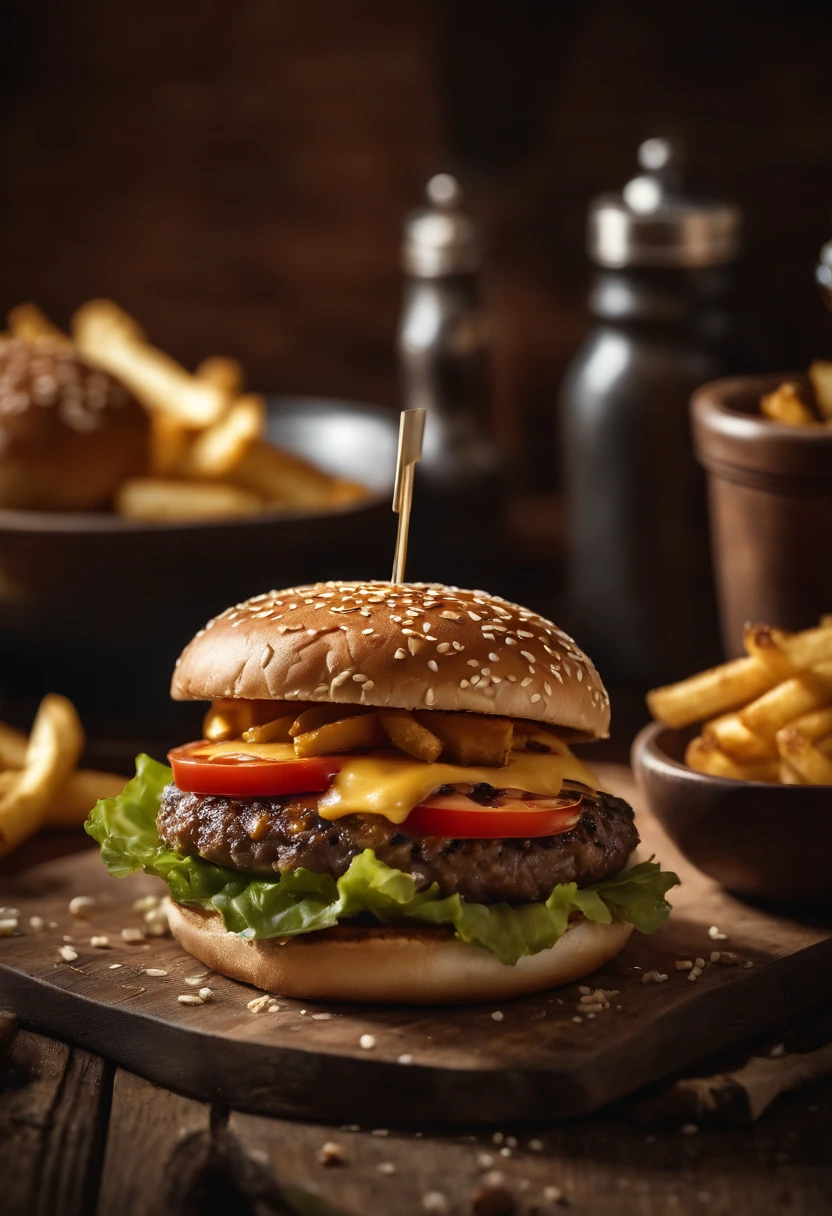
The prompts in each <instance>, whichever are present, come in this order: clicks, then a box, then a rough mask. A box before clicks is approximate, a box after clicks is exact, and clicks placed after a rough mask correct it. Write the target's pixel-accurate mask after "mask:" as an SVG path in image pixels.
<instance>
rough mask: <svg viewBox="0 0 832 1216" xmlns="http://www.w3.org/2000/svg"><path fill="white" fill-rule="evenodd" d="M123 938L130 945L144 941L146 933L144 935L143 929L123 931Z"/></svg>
mask: <svg viewBox="0 0 832 1216" xmlns="http://www.w3.org/2000/svg"><path fill="white" fill-rule="evenodd" d="M121 937H122V940H123V941H125V942H127V943H128V945H131V944H133V943H135V942H143V941H144V933H142V931H141V929H122V931H121Z"/></svg>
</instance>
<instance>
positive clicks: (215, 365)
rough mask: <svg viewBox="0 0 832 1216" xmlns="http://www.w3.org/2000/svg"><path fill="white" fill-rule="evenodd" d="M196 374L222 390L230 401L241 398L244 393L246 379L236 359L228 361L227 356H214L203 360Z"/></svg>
mask: <svg viewBox="0 0 832 1216" xmlns="http://www.w3.org/2000/svg"><path fill="white" fill-rule="evenodd" d="M196 374H197V376H198V377H199V379H200V380H207V381H208V383H209V384H213V385H215V387H217V388H219V389H221V390H222V391H223V392H224V393H225V394H226V395H227V396H228V397H229V398H230V399H233V398H234V397H239V396H240V394H241V393H242V391H243V385H244V384H245V377H244V375H243V369H242V367H241V366H240V364H239V363H238V362H237V360H236V359H228V358H226V356H225V355H212V356H211V357H210V358H209V359H203V360H202V362H201V363H200V365H199V367H198V368H197V369H196Z"/></svg>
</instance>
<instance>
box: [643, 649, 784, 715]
mask: <svg viewBox="0 0 832 1216" xmlns="http://www.w3.org/2000/svg"><path fill="white" fill-rule="evenodd" d="M776 683H777V678H776V677H775V676H773V675H772V673H771V671H770V670H769V668H768V667H767V665H766V664H764V663H762V662H760V660H759V659H757V658H756V657H754V658H746V659H732V660H731V661H730V662H729V663H723V664H722V665H721V666H720V667H712V668H710V669H709V670H708V671H702V672H699V673H697V674H696V675H694V676H689V677H688V678H687V679H686V680H681V681H680V682H679V683H678V684H667V685H665V687H663V688H654V689H653V690H652V691H651V692H649V693H648V694H647V707H648V709H649V710H650V712H651V714H652V715H653V717H654V718H656V719H657V720H658V721H659V722H663V723H664V724H665V726H672V727H674V728H677V729H678V728H679V727H682V726H692V725H693V723H694V722H702V721H704V720H705V719H707V718H715V717H717V716H718V715H720V714H724V713H726V712H727V711H728V710H732V709H737V708H738V707H739V706H741V705H744V704H746V703H747V702H748V701H752V700H755V699H756V698H757V697H760V696H762V694H763V693H764V692H767V691H768V689H770V688H771V687H772V686H773V685H774V684H776Z"/></svg>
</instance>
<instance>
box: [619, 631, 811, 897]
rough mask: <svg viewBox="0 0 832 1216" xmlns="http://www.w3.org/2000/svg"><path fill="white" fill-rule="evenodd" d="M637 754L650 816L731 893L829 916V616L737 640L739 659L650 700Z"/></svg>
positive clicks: (655, 694)
mask: <svg viewBox="0 0 832 1216" xmlns="http://www.w3.org/2000/svg"><path fill="white" fill-rule="evenodd" d="M647 704H648V707H649V709H650V711H651V713H652V715H653V717H654V718H655V719H656V720H655V721H654V722H653V723H652V724H651V725H650V726H647V727H645V728H644V730H642V731H641V733H640V734H639V735H638V737H637V738H636V740H635V743H634V744H633V752H632V760H633V767H634V769H635V773H636V778H637V780H638V782H639V784H640V786H641V788H642V790H643V792H644V795H645V797H646V799H647V801H648V802H649V804H650V807H651V809H652V810H653V812H654V813H655V814H656V816H657V817H658V818H659V819H660V820H661V822H662V824H663V825H664V827H665V829H666V830H667V832H668V833H669V835H670V836H671V837H672V839H673V840H674V842H675V843H676V845H677V846H678V847H679V849H680V850H681V851H682V852H683V853H684V854H685V856H686V857H688V859H689V860H690V861H692V862H693V863H694V865H696V866H698V867H699V869H700V870H703V871H704V872H705V873H706V874H708V875H710V876H711V877H712V878H715V879H716V880H717V881H718V882H720V883H722V885H723V886H725V887H727V888H728V889H729V890H731V891H734V892H736V893H737V894H739V895H743V896H746V897H750V898H755V899H768V900H776V901H781V902H787V903H789V904H795V905H802V906H807V907H813V908H830V907H832V875H831V874H830V868H831V865H830V862H831V859H832V617H824V618H823V619H822V620H821V623H820V624H819V625H818V626H816V627H814V628H811V629H807V630H804V631H802V632H799V633H788V632H786V631H784V630H780V629H772V628H770V627H769V626H766V625H754V626H748V627H747V628H746V630H745V654H744V656H743V657H742V658H739V659H733V660H731V661H729V662H728V663H725V664H723V665H722V666H720V667H714V668H711V669H710V670H709V671H704V672H700V673H698V674H697V675H694V676H691V677H689V678H688V679H686V680H682V681H681V682H680V683H678V684H672V685H668V686H667V687H665V688H657V689H654V690H653V691H652V692H650V693H649V694H648V696H647Z"/></svg>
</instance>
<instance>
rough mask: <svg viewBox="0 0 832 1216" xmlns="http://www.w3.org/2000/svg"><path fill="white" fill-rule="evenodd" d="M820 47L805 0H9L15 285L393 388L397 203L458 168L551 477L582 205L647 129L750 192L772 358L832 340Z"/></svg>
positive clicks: (828, 176)
mask: <svg viewBox="0 0 832 1216" xmlns="http://www.w3.org/2000/svg"><path fill="white" fill-rule="evenodd" d="M830 45H832V9H830V8H829V6H826V5H818V4H815V3H812V2H811V0H788V2H786V0H769V2H766V0H700V2H699V3H697V4H696V5H695V6H690V5H673V4H667V3H664V2H661V0H630V3H628V4H626V5H623V4H620V3H618V2H617V0H594V2H593V0H586V2H584V3H581V4H556V3H550V2H549V0H513V3H511V4H501V3H491V4H489V3H483V2H481V0H441V2H440V3H431V2H430V0H410V2H404V3H398V4H389V3H387V2H385V0H304V3H303V4H291V3H285V2H284V3H280V2H277V0H238V2H237V3H235V4H233V5H231V4H225V3H219V2H216V0H215V2H212V0H199V2H197V0H180V2H179V3H177V4H168V3H163V2H162V0H122V3H120V4H118V5H113V4H111V3H107V2H105V0H76V2H75V3H73V4H72V5H67V4H65V3H59V2H58V0H26V2H25V3H22V2H18V3H14V2H9V0H7V2H6V3H5V4H4V5H3V6H2V8H0V156H1V157H2V165H3V172H2V177H1V178H0V220H1V221H2V222H0V268H2V269H0V307H2V308H3V310H5V309H6V308H7V307H8V306H10V305H12V304H14V303H16V302H18V301H19V300H21V299H30V298H31V299H35V300H37V301H38V302H39V303H40V304H41V305H42V306H43V307H44V308H45V309H46V310H47V311H48V312H49V313H51V314H53V315H54V316H55V317H56V319H57V320H58V321H60V322H66V320H67V319H68V316H69V314H70V313H71V311H72V310H73V308H75V307H76V306H77V305H78V304H79V303H80V302H81V301H83V300H84V299H86V298H88V297H90V296H93V295H107V296H111V297H113V298H114V299H116V300H118V301H119V303H121V304H122V305H123V306H124V307H125V308H127V309H129V310H130V311H132V312H134V313H135V314H136V315H137V316H138V317H139V318H140V319H141V320H142V322H143V323H144V324H145V325H146V327H147V328H148V330H149V332H150V334H151V336H152V337H153V338H154V339H155V340H156V341H158V342H159V343H160V344H161V345H162V346H164V347H165V348H166V349H169V350H170V351H171V352H172V353H173V354H175V355H176V356H177V357H178V358H180V359H182V360H183V361H184V362H185V363H186V364H188V365H194V364H195V363H196V362H197V361H198V360H199V359H201V358H202V357H204V356H205V355H207V354H210V353H214V352H227V353H229V354H233V355H236V356H238V357H239V358H240V359H241V360H242V362H243V364H244V366H245V367H246V368H247V370H248V372H249V375H250V379H251V383H252V384H253V385H256V386H257V387H260V388H264V389H273V390H280V391H286V392H309V393H323V394H332V395H338V396H345V397H356V398H362V399H367V400H371V401H379V402H382V403H385V404H388V405H391V406H392V405H395V404H396V399H397V389H396V372H395V365H394V359H393V338H394V332H395V326H396V319H397V310H398V305H399V298H400V276H399V270H398V261H397V251H398V243H399V233H400V225H401V220H402V216H403V214H404V212H406V211H407V210H408V209H410V208H411V207H412V206H413V205H414V204H415V203H416V201H417V200H418V198H419V195H420V192H421V188H422V186H423V183H424V180H425V178H426V177H427V176H428V175H429V174H430V173H432V172H434V171H436V170H437V169H440V168H448V169H451V170H452V171H454V172H456V173H458V174H459V176H460V178H461V180H462V182H463V184H464V186H465V187H466V192H467V195H468V197H469V199H470V206H471V209H472V210H473V211H474V213H475V214H476V215H477V216H478V218H480V219H481V221H482V223H483V224H484V225H485V228H486V231H487V234H488V238H489V243H490V261H489V275H488V288H489V295H490V303H491V306H492V309H493V313H494V316H495V320H496V322H497V324H496V330H497V338H498V344H497V354H498V389H499V392H498V404H499V412H500V418H501V423H502V425H503V427H504V428H505V432H506V433H507V435H508V436H510V437H511V439H512V443H513V451H514V459H515V474H516V475H517V476H518V477H519V475H520V474H521V473H522V474H524V475H525V474H526V473H527V472H528V468H529V467H533V468H534V474H535V478H536V482H537V484H539V485H541V486H544V487H545V480H546V470H547V461H546V459H545V444H543V445H542V444H541V442H540V440H541V438H542V437H543V435H544V433H545V432H546V430H547V428H548V427H549V426H550V424H551V415H552V401H553V397H554V393H555V389H556V385H557V382H558V378H559V374H560V372H561V370H562V367H563V365H564V363H565V361H566V360H567V358H568V356H569V354H570V353H571V352H572V350H573V349H574V347H575V346H576V344H577V342H578V341H579V339H580V337H581V335H582V333H583V331H584V329H585V327H586V317H585V310H584V291H585V285H586V280H587V276H588V268H587V262H586V258H585V255H584V248H583V228H584V215H585V209H586V204H587V201H588V199H589V198H590V197H591V196H592V195H593V194H595V193H597V192H598V191H599V190H604V189H607V188H615V187H618V186H620V185H621V184H622V183H623V182H624V181H625V180H626V179H627V178H628V177H629V176H631V175H632V172H633V168H634V157H635V149H636V146H637V144H638V143H639V141H640V140H642V139H643V138H645V137H646V136H647V135H655V134H659V135H663V134H669V135H679V136H681V137H682V138H683V139H684V140H685V143H686V144H687V147H688V165H689V174H690V177H691V180H692V182H693V184H695V185H697V186H699V187H700V188H702V189H705V190H709V191H712V192H718V193H720V194H727V195H728V196H731V197H733V198H736V199H737V200H739V201H740V202H742V203H743V204H744V205H745V207H746V209H747V216H748V226H749V230H750V231H749V234H748V248H749V259H748V260H749V266H748V268H747V273H746V284H745V290H746V294H747V299H748V300H749V301H750V302H752V304H753V306H754V307H755V308H756V309H757V310H759V309H760V308H761V307H764V309H765V312H766V314H767V317H768V321H769V326H770V328H771V331H772V334H773V335H775V336H776V348H775V347H773V348H772V349H771V360H772V365H776V364H778V363H779V364H780V365H781V366H782V365H789V364H800V363H803V362H805V361H806V360H807V359H808V358H810V357H812V356H816V355H818V354H819V353H823V351H824V350H825V351H827V352H829V351H830V350H831V349H832V328H830V326H829V325H828V323H827V322H826V318H825V316H824V312H823V308H822V305H821V303H820V301H819V298H818V296H817V293H816V291H815V288H814V285H813V282H812V266H813V263H814V260H815V257H816V254H817V250H818V247H819V245H820V244H821V242H822V241H823V240H825V239H827V238H828V237H829V236H832V172H831V171H830V170H831V167H832V74H830V70H829V47H830ZM532 424H533V426H534V428H535V435H536V439H535V443H534V444H529V443H525V442H523V441H522V439H521V436H522V435H523V434H524V433H525V430H526V427H527V426H529V425H532ZM535 453H537V463H536V464H533V466H532V465H531V462H533V461H534V459H535ZM524 480H525V476H524Z"/></svg>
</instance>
